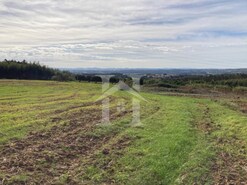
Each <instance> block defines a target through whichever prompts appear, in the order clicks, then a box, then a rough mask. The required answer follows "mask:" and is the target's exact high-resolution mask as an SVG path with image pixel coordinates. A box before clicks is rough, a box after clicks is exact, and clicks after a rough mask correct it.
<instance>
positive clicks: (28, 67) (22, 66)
mask: <svg viewBox="0 0 247 185" xmlns="http://www.w3.org/2000/svg"><path fill="white" fill-rule="evenodd" d="M0 79H25V80H58V81H71V80H74V79H75V77H74V75H73V74H71V73H70V72H67V71H61V70H58V69H52V68H49V67H47V66H44V65H41V64H39V63H38V62H27V61H25V60H23V61H15V60H4V61H2V62H0Z"/></svg>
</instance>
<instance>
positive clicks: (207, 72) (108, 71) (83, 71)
mask: <svg viewBox="0 0 247 185" xmlns="http://www.w3.org/2000/svg"><path fill="white" fill-rule="evenodd" d="M66 70H68V71H70V72H72V73H76V74H116V73H121V74H142V75H144V74H168V75H219V74H240V73H241V74H247V68H245V69H152V68H150V69H146V68H145V69H144V68H143V69H129V68H124V69H117V68H73V69H66Z"/></svg>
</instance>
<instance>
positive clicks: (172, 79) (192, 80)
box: [144, 74, 247, 88]
mask: <svg viewBox="0 0 247 185" xmlns="http://www.w3.org/2000/svg"><path fill="white" fill-rule="evenodd" d="M144 84H146V85H156V86H159V87H167V88H175V87H179V86H185V85H195V84H199V85H200V84H201V85H211V86H226V87H230V88H235V87H247V74H222V75H204V76H203V75H180V76H169V77H164V78H145V80H144Z"/></svg>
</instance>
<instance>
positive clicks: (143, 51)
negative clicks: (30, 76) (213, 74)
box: [0, 0, 247, 68]
mask: <svg viewBox="0 0 247 185" xmlns="http://www.w3.org/2000/svg"><path fill="white" fill-rule="evenodd" d="M5 58H6V59H16V60H23V59H26V60H29V61H39V62H40V63H42V64H45V65H48V66H51V67H70V68H71V67H128V68H131V67H134V68H147V67H152V68H243V67H244V68H247V1H246V0H189V1H185V0H106V1H104V0H21V1H20V0H0V60H3V59H5Z"/></svg>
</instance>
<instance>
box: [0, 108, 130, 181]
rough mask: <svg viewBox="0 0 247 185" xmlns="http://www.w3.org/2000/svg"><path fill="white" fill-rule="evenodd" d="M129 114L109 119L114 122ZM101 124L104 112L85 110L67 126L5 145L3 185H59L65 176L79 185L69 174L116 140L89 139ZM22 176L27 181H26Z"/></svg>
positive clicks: (0, 161) (0, 165)
mask: <svg viewBox="0 0 247 185" xmlns="http://www.w3.org/2000/svg"><path fill="white" fill-rule="evenodd" d="M127 113H128V112H124V113H117V114H111V116H110V117H111V120H114V119H117V118H119V117H123V116H124V115H126V114H127ZM100 120H101V109H83V110H80V111H79V112H77V113H75V114H71V115H70V116H69V123H68V124H65V125H60V126H54V127H52V128H51V130H49V131H43V132H42V131H39V132H35V133H30V134H29V135H28V136H27V137H26V138H24V139H21V140H16V141H12V142H11V143H9V144H6V145H5V146H3V147H2V149H1V151H0V174H3V175H4V176H2V177H1V175H0V184H1V182H2V184H59V182H60V181H59V179H60V178H61V177H63V176H66V175H68V177H67V178H66V184H79V183H78V182H76V181H74V179H73V177H70V175H69V173H70V171H73V170H75V168H77V167H78V166H81V165H83V164H81V161H82V158H86V157H87V156H89V155H91V154H92V153H94V152H95V151H96V150H98V149H99V148H100V147H102V145H103V144H105V143H107V142H108V141H109V140H110V139H111V138H112V137H114V133H111V134H109V135H101V136H95V135H88V133H90V132H92V131H93V130H94V129H95V127H96V125H97V123H99V121H100ZM53 121H54V122H56V121H60V119H54V120H53ZM115 134H116V133H115ZM22 176H24V177H25V178H28V179H25V180H23V179H22V178H21V177H22ZM13 177H15V178H13Z"/></svg>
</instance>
